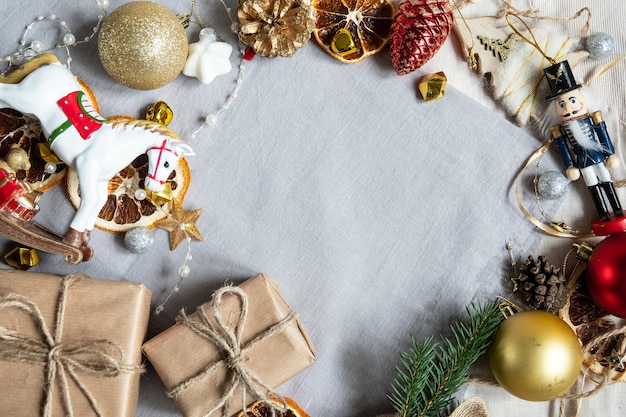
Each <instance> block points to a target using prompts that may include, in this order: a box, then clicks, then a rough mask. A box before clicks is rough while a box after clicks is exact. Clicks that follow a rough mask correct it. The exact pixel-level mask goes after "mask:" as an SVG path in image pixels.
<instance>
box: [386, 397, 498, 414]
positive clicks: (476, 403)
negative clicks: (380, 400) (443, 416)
mask: <svg viewBox="0 0 626 417" xmlns="http://www.w3.org/2000/svg"><path fill="white" fill-rule="evenodd" d="M378 417H403V416H401V415H400V414H382V415H379V416H378ZM450 417H489V412H488V410H487V405H486V404H485V401H484V400H483V399H482V398H480V397H471V398H467V399H466V400H464V401H463V402H462V403H461V404H460V405H459V406H458V407H457V408H456V409H455V410H454V411H453V412H452V414H450Z"/></svg>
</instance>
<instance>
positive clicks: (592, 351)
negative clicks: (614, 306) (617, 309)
mask: <svg viewBox="0 0 626 417" xmlns="http://www.w3.org/2000/svg"><path fill="white" fill-rule="evenodd" d="M568 285H569V286H570V288H571V291H570V294H569V296H568V299H567V302H566V303H565V305H564V306H563V308H561V310H559V316H560V317H561V318H562V319H563V320H564V321H565V322H566V323H567V324H568V325H569V326H570V327H571V328H572V329H574V331H575V332H576V335H577V336H578V338H579V339H580V341H581V342H582V344H583V346H584V348H583V363H584V364H585V365H586V366H587V367H588V368H589V370H590V371H591V372H593V373H595V374H597V375H601V376H604V375H606V374H607V372H608V377H609V380H612V381H615V382H626V359H625V358H624V356H625V355H626V352H625V351H624V350H625V347H624V346H626V340H624V335H623V334H620V335H616V336H611V337H604V338H602V339H601V341H600V342H598V343H596V344H594V345H593V346H587V345H589V344H590V343H591V342H592V341H593V340H594V339H596V338H598V337H600V336H603V335H607V334H608V333H609V332H611V331H613V330H615V329H617V328H618V326H621V325H623V324H620V323H619V319H618V318H617V317H614V316H612V315H610V314H609V313H607V312H606V311H604V310H603V309H602V308H601V307H600V306H598V305H597V304H596V302H595V301H594V300H593V299H592V298H591V296H590V295H589V292H588V291H587V289H586V286H585V279H584V274H583V275H582V276H581V277H579V279H578V282H573V283H569V284H568Z"/></svg>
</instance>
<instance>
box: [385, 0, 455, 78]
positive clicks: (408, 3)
mask: <svg viewBox="0 0 626 417" xmlns="http://www.w3.org/2000/svg"><path fill="white" fill-rule="evenodd" d="M451 27H452V9H451V8H450V4H448V2H447V1H438V0H401V2H400V5H399V6H398V10H397V11H396V15H395V16H394V19H393V24H392V25H391V39H390V41H389V45H390V49H391V62H392V63H393V68H394V69H395V70H396V72H397V73H398V75H405V74H408V73H409V72H412V71H415V70H416V69H418V68H419V67H421V66H422V65H424V64H425V63H426V62H427V61H428V60H429V59H430V58H432V57H433V56H434V55H435V54H436V53H437V51H439V48H441V45H443V43H444V42H445V40H446V39H447V37H448V34H449V33H450V28H451Z"/></svg>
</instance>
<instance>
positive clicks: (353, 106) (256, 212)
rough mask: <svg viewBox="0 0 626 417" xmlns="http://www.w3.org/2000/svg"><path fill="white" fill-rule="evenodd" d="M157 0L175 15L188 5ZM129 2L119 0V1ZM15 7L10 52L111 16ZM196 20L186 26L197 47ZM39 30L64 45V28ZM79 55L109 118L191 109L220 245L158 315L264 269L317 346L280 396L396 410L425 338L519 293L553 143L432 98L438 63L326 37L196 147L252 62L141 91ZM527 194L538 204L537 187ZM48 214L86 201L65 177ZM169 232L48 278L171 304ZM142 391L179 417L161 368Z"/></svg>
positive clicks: (202, 187) (353, 412)
mask: <svg viewBox="0 0 626 417" xmlns="http://www.w3.org/2000/svg"><path fill="white" fill-rule="evenodd" d="M92 3H93V4H92ZM159 3H162V4H167V5H168V6H169V7H170V8H171V9H172V10H173V11H175V12H185V11H188V10H189V6H190V5H189V4H187V3H186V2H182V1H177V2H174V3H171V2H165V1H160V2H159ZM170 3H171V4H170ZM199 3H200V6H201V10H202V11H203V16H204V17H205V23H207V24H211V25H214V26H215V27H216V28H217V29H218V32H219V33H221V34H223V35H224V36H225V37H227V39H228V40H229V41H231V42H232V41H233V39H234V36H233V35H232V34H231V33H228V27H229V24H230V23H229V22H228V19H227V16H226V14H225V12H224V11H223V9H222V8H221V6H219V4H217V2H215V3H216V4H212V5H210V6H209V5H207V4H206V3H205V2H199ZM120 4H122V2H121V1H114V0H112V1H111V7H110V10H113V9H114V8H115V7H117V6H118V5H120ZM232 6H233V7H235V6H234V5H232ZM2 10H3V12H2V14H1V16H0V27H1V28H2V29H1V30H0V34H1V36H2V39H3V43H2V46H1V47H0V54H1V55H2V56H6V55H8V54H9V53H11V52H12V51H13V50H14V49H15V48H16V47H17V41H18V39H19V37H20V36H21V33H22V30H23V28H24V27H25V25H27V24H28V23H30V22H31V21H32V20H33V19H34V18H35V17H36V16H37V15H40V14H43V15H47V14H49V13H56V14H57V15H58V16H60V17H62V18H63V19H64V20H66V21H67V23H68V25H70V28H72V29H73V31H74V32H75V33H76V34H77V37H79V38H80V37H81V36H84V35H86V34H88V33H89V31H90V28H91V27H92V26H93V24H94V23H95V16H96V15H97V13H98V8H97V7H96V6H95V1H94V2H81V3H80V4H78V3H69V2H61V1H56V2H43V1H36V2H28V3H27V4H24V3H23V2H20V1H17V0H5V1H4V2H3V4H2ZM197 29H198V28H197V26H193V27H192V28H190V29H189V30H188V34H189V36H190V40H191V41H195V40H196V36H197ZM40 33H41V35H37V36H41V38H40V39H41V40H47V41H48V42H50V43H51V42H52V39H51V38H50V36H51V35H50V34H51V33H56V32H55V31H50V30H48V31H47V32H46V31H44V32H40ZM54 41H55V42H58V41H59V39H54ZM71 53H72V58H73V61H72V70H73V71H74V73H75V74H77V75H78V76H80V77H81V78H82V79H83V80H84V81H86V82H87V83H88V84H89V85H90V86H91V88H92V89H93V90H94V92H95V94H96V97H97V98H98V101H99V103H100V107H101V112H102V114H103V115H105V116H111V115H117V114H124V115H130V116H132V117H141V116H142V114H143V111H144V109H145V107H146V106H147V105H149V104H151V103H153V102H155V101H157V100H165V101H166V102H167V103H168V104H169V105H170V106H171V107H172V108H173V109H174V113H175V115H174V121H173V122H172V124H171V125H170V127H172V128H173V129H174V130H176V131H177V132H178V133H179V134H180V135H181V136H182V137H183V139H185V140H188V141H189V143H190V144H191V145H192V146H193V148H194V150H195V152H196V156H194V157H190V158H188V162H189V165H190V167H191V174H192V182H191V186H190V188H189V191H188V194H187V196H186V198H185V200H184V204H183V208H185V209H186V210H192V209H196V208H203V209H204V211H203V213H202V216H201V217H200V219H199V221H198V222H197V226H198V228H199V230H200V231H201V232H202V234H203V235H204V242H196V241H193V242H191V253H192V255H193V260H192V261H191V263H190V267H191V276H190V277H189V278H187V279H186V280H185V281H184V283H183V285H182V287H181V289H180V291H179V292H178V293H177V294H175V295H174V297H173V298H172V299H171V301H170V302H169V304H168V305H167V307H166V309H165V311H164V312H163V313H162V314H160V315H158V316H154V317H153V318H152V319H151V323H150V328H149V335H150V336H154V335H156V334H157V333H159V332H161V331H163V330H164V329H166V328H167V327H169V326H171V325H172V324H173V322H174V318H175V316H176V314H177V312H178V311H179V310H180V309H181V308H186V309H187V310H193V309H195V307H196V306H197V305H199V304H201V303H203V302H206V301H208V300H209V299H210V296H211V293H212V291H214V290H215V289H217V288H218V287H220V286H221V285H223V284H224V283H225V282H226V281H230V282H234V283H240V282H242V281H243V280H244V279H246V278H248V277H250V276H252V275H254V274H256V273H257V272H264V273H266V274H268V275H269V276H271V277H273V278H274V279H276V280H277V281H278V283H279V285H280V288H281V290H282V293H283V295H284V296H285V298H286V299H287V301H288V302H289V303H290V305H291V306H292V308H293V309H294V310H296V311H297V312H298V313H299V315H300V318H301V319H302V321H303V322H304V325H305V326H306V328H307V330H308V332H309V334H310V337H311V339H312V340H313V343H314V344H315V347H316V354H317V362H316V363H315V365H313V366H312V367H311V368H309V369H308V370H306V371H305V372H303V373H301V374H300V375H298V376H297V377H295V378H293V379H292V380H290V381H288V382H287V383H285V384H284V385H283V386H281V387H280V388H279V392H280V393H282V394H283V395H286V396H288V397H292V398H294V399H295V400H296V401H297V402H298V403H299V404H300V405H301V406H302V407H303V408H304V409H305V410H306V411H307V412H308V413H309V414H311V415H312V416H320V417H321V416H325V417H334V416H337V417H339V416H346V417H352V416H375V415H377V414H378V413H383V412H389V411H391V410H390V406H389V404H388V401H387V398H386V396H387V395H388V394H389V393H390V384H391V382H392V380H393V379H394V376H395V374H394V367H395V366H396V365H397V364H398V363H399V353H400V352H402V351H404V350H406V349H407V348H408V347H409V343H410V339H409V337H410V335H413V336H415V337H416V338H418V339H423V338H425V337H428V336H431V335H435V336H436V335H438V334H440V333H446V332H447V330H448V328H449V327H448V326H449V324H450V323H451V322H452V321H453V320H456V319H458V318H459V317H461V316H462V315H463V314H464V309H465V307H466V306H467V305H468V304H470V303H471V302H473V301H484V300H486V299H488V298H492V297H494V296H496V295H499V294H501V295H507V294H508V293H509V292H510V287H509V286H508V283H507V277H508V274H509V270H508V267H509V264H508V262H509V259H508V254H507V252H506V250H505V243H506V242H507V241H508V240H511V241H512V242H514V245H515V246H516V248H517V250H518V255H521V256H523V255H525V254H530V253H533V251H534V250H535V248H536V247H537V245H538V243H539V239H540V237H541V236H542V235H541V234H540V233H538V232H537V231H536V230H535V229H534V228H533V226H532V225H531V224H530V223H529V222H528V221H527V220H526V219H525V218H524V217H523V215H522V214H521V213H520V211H519V210H518V208H517V205H516V202H515V198H514V193H513V190H512V186H513V179H514V176H515V175H516V173H517V171H518V169H519V167H520V166H521V164H522V163H523V162H524V160H525V159H526V157H527V156H528V155H529V154H530V153H531V152H532V151H534V150H535V149H536V148H537V147H538V145H539V143H538V141H537V139H535V138H533V137H531V136H529V135H528V134H527V133H525V132H524V131H523V130H522V129H520V128H518V127H517V126H515V125H513V124H512V123H510V122H509V121H507V120H505V119H504V118H503V117H502V116H501V115H499V114H495V113H493V112H492V111H490V110H488V109H486V108H485V107H483V106H481V105H480V104H478V103H477V102H476V101H474V100H472V99H471V98H469V97H468V96H466V95H464V94H463V93H461V92H460V91H458V90H457V89H456V88H454V87H451V86H449V87H448V88H447V91H446V95H445V97H444V98H443V99H441V100H437V101H434V102H428V103H426V102H424V101H423V100H422V99H421V98H420V97H418V92H417V89H416V87H417V82H418V80H419V79H420V77H421V76H422V75H424V73H423V72H421V71H418V72H416V73H414V74H411V75H408V76H404V77H399V76H397V75H396V74H395V72H394V71H393V69H392V67H391V64H390V58H389V52H388V51H384V52H382V53H381V54H379V55H376V56H374V57H371V58H369V59H366V60H365V61H363V62H361V63H359V64H356V65H345V64H342V63H339V62H337V61H335V60H334V59H332V58H331V57H329V56H328V55H327V54H326V53H325V52H323V51H322V50H321V48H319V47H318V46H317V45H315V43H314V42H311V43H310V44H308V45H307V46H306V47H305V48H304V49H302V50H300V51H298V52H297V53H296V55H295V56H294V57H292V58H290V59H285V58H276V59H263V58H260V57H256V58H254V59H253V60H252V61H251V62H247V63H246V68H245V71H244V83H243V86H242V88H241V90H240V91H239V94H238V96H237V97H236V99H235V100H234V101H233V104H232V106H231V107H230V109H229V110H228V111H227V112H226V113H225V114H223V115H222V116H220V118H219V119H218V123H217V124H216V125H214V126H207V127H206V128H204V129H203V130H202V131H201V133H200V134H199V135H198V136H197V137H196V138H195V139H193V140H189V137H190V134H191V132H193V131H194V130H195V129H196V128H197V127H198V126H200V124H201V123H202V120H203V118H204V117H205V116H206V115H207V114H209V113H212V112H215V111H216V109H217V108H219V106H220V105H221V104H222V103H223V102H224V100H225V97H226V95H227V94H229V92H230V91H231V90H232V88H233V85H234V84H233V83H234V81H235V79H236V65H237V63H238V54H236V53H235V54H234V56H233V64H234V65H235V67H234V69H233V71H232V72H231V73H229V74H227V75H223V76H220V77H219V78H217V79H216V80H215V81H214V82H213V83H212V84H210V85H208V86H206V85H203V84H200V83H199V82H198V81H197V80H195V79H191V78H187V77H185V76H182V75H181V76H179V77H178V78H177V79H176V80H174V81H173V82H172V83H170V84H168V85H167V86H165V87H163V88H161V89H158V90H154V91H133V90H130V89H128V88H126V87H123V86H121V85H120V84H117V83H116V82H114V81H113V80H112V79H111V78H110V77H108V75H107V74H106V73H105V72H104V70H103V68H102V66H101V64H100V63H99V60H98V54H97V47H96V42H95V40H94V41H92V42H90V43H88V44H86V45H82V46H79V47H76V48H72V49H71ZM59 56H60V57H61V58H62V59H63V57H64V55H63V54H62V51H59ZM441 70H443V71H444V72H445V70H446V68H445V66H444V67H442V68H441ZM551 163H552V161H551V159H550V158H546V164H547V166H548V167H549V166H550V164H551ZM526 184H527V185H528V184H529V182H526ZM524 192H525V194H524V196H525V199H526V201H527V202H528V204H529V205H531V204H532V194H528V193H529V192H530V191H529V187H528V186H527V187H526V188H525V191H524ZM557 205H558V202H553V203H547V204H544V206H543V208H544V209H545V210H547V211H548V212H552V211H553V210H555V209H556V206H557ZM41 207H42V211H41V212H40V213H39V214H38V215H37V217H36V220H37V221H38V222H40V223H42V224H43V225H45V226H48V227H50V228H51V229H54V230H58V231H60V232H62V231H64V230H65V228H66V227H67V225H68V224H69V221H70V220H71V217H72V214H73V208H72V206H71V204H70V203H69V201H68V200H67V198H66V196H65V194H64V190H63V186H59V187H56V188H55V189H53V190H51V191H49V192H47V193H46V194H45V195H44V198H43V200H42V202H41ZM155 238H156V244H155V247H154V248H153V250H152V251H150V252H148V253H146V254H142V255H136V254H133V253H131V252H129V251H128V250H126V249H125V247H124V244H123V236H121V235H113V234H109V233H107V232H104V231H94V233H93V238H92V244H93V247H94V249H95V251H96V254H95V258H94V259H93V260H91V261H89V262H86V263H82V264H80V265H78V266H70V265H67V264H65V263H64V261H63V259H62V258H61V257H59V256H55V255H50V254H41V257H42V259H41V263H40V264H39V265H38V266H37V267H35V268H33V271H40V272H48V273H57V274H66V273H69V272H84V273H86V274H88V275H90V276H93V277H96V278H104V279H115V280H129V281H136V282H142V283H144V284H145V285H146V286H148V287H149V288H150V289H152V290H153V291H154V299H153V305H154V306H156V305H157V304H159V303H160V302H161V301H162V300H163V299H164V297H165V296H166V294H167V292H168V291H169V290H170V289H171V288H172V287H173V286H174V285H175V283H176V281H177V279H178V276H177V271H178V268H179V266H180V264H181V263H182V261H183V259H184V257H185V253H186V252H185V245H184V244H183V245H181V246H180V247H179V249H178V250H176V251H174V252H171V251H170V250H169V242H168V234H167V232H165V231H164V230H156V231H155ZM94 296H97V295H96V294H94ZM103 319H106V318H103ZM172 360H190V359H189V358H172ZM141 384H142V385H141V397H140V404H139V411H138V416H142V417H143V416H146V417H147V416H150V417H166V416H176V415H178V414H177V411H176V407H175V405H174V403H173V401H172V400H171V399H169V398H168V397H166V396H165V393H164V387H163V386H162V384H161V382H160V380H159V378H158V376H157V375H156V374H155V373H154V372H153V371H152V370H149V372H148V373H147V374H146V375H144V376H143V377H142V382H141Z"/></svg>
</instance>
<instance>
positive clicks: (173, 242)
mask: <svg viewBox="0 0 626 417" xmlns="http://www.w3.org/2000/svg"><path fill="white" fill-rule="evenodd" d="M201 213H202V209H201V208H199V209H195V210H191V211H185V210H183V208H182V207H181V206H180V203H179V202H178V200H176V199H174V200H172V210H171V211H170V214H169V215H168V216H167V217H166V218H164V219H162V220H159V221H158V222H156V223H155V226H157V227H160V228H161V229H165V230H167V231H168V232H170V249H171V250H175V249H176V248H177V247H178V245H180V244H181V243H182V242H183V240H185V239H187V238H189V239H193V240H199V241H203V240H204V238H203V237H202V235H201V234H200V231H199V230H198V228H197V227H196V222H197V221H198V218H199V217H200V214H201Z"/></svg>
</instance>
